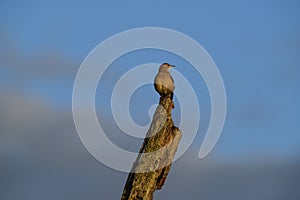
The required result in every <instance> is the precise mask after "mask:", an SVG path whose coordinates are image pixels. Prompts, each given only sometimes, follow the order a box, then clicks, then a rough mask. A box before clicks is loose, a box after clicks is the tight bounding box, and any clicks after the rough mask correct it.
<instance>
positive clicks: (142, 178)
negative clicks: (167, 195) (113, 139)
mask: <svg viewBox="0 0 300 200" xmlns="http://www.w3.org/2000/svg"><path fill="white" fill-rule="evenodd" d="M173 108H174V102H173V101H172V100H171V99H170V98H168V97H161V98H160V101H159V105H158V106H157V108H156V111H155V113H154V115H153V120H152V122H151V125H150V128H149V130H148V132H147V134H146V138H145V139H144V142H143V144H142V146H141V149H140V151H139V153H140V154H139V156H138V157H137V159H136V161H135V163H134V164H133V166H132V169H131V172H130V173H129V175H128V178H127V181H126V184H125V187H124V190H123V194H122V197H121V200H136V199H143V200H151V199H153V193H154V192H155V190H160V189H161V188H162V186H163V185H164V183H165V180H166V178H167V175H168V173H169V170H170V168H171V164H172V160H173V158H174V155H175V153H176V150H177V147H178V144H179V141H180V139H181V132H180V130H179V128H177V127H175V126H174V122H173V120H172V109H173Z"/></svg>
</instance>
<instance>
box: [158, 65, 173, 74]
mask: <svg viewBox="0 0 300 200" xmlns="http://www.w3.org/2000/svg"><path fill="white" fill-rule="evenodd" d="M173 67H175V65H170V64H169V63H163V64H161V65H160V67H159V71H167V72H168V71H169V70H170V69H171V68H173Z"/></svg>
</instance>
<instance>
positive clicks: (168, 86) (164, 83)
mask: <svg viewBox="0 0 300 200" xmlns="http://www.w3.org/2000/svg"><path fill="white" fill-rule="evenodd" d="M172 67H175V66H174V65H170V64H168V63H163V64H162V65H161V66H160V67H159V70H158V73H157V75H156V77H155V79H154V88H155V90H156V91H157V92H158V93H159V94H160V96H161V97H169V98H170V99H173V91H174V89H175V86H174V80H173V78H172V76H171V74H170V71H169V70H170V69H171V68H172Z"/></svg>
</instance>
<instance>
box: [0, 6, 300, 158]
mask: <svg viewBox="0 0 300 200" xmlns="http://www.w3.org/2000/svg"><path fill="white" fill-rule="evenodd" d="M0 5H1V7H0V10H1V12H0V17H1V21H0V27H1V40H0V41H1V43H2V44H4V45H1V46H2V47H1V49H2V51H3V52H4V53H5V54H3V55H6V54H9V55H12V58H13V60H14V62H12V61H11V60H9V59H7V60H8V61H3V62H1V70H0V74H1V75H0V77H1V83H3V86H4V87H3V88H5V89H6V90H9V91H10V90H11V91H17V92H20V93H22V94H25V95H28V96H33V97H35V98H38V99H41V100H42V101H44V102H45V104H49V105H50V106H52V107H54V108H56V109H66V110H67V111H68V112H69V111H70V108H71V94H72V84H73V81H74V77H75V73H76V70H77V69H78V68H79V65H80V63H81V62H82V61H83V59H84V58H85V57H86V56H87V54H88V53H89V52H90V51H91V50H92V49H93V48H94V47H95V46H96V45H97V44H98V43H99V42H101V41H103V40H104V39H106V38H108V37H109V36H111V35H113V34H116V33H118V32H121V31H125V30H127V29H131V28H137V27H144V26H157V27H165V28H170V29H174V30H177V31H180V32H182V33H185V34H187V35H189V36H190V37H192V38H194V39H195V40H196V41H198V42H199V43H200V44H201V45H202V46H203V47H204V48H205V49H206V50H207V51H208V53H209V54H210V55H211V57H212V58H213V59H214V61H215V62H216V64H217V66H218V67H219V70H220V72H221V74H222V76H223V79H224V83H225V87H226V91H227V98H228V113H227V120H226V124H225V127H224V131H223V135H222V137H221V140H220V141H219V143H218V145H217V147H216V151H218V152H219V153H221V154H223V153H224V154H226V155H227V156H233V155H234V156H244V155H248V154H251V153H253V152H254V154H266V155H269V154H271V155H274V156H275V157H276V156H277V155H282V156H283V157H285V156H287V157H289V156H292V157H293V156H298V155H299V152H300V149H299V143H300V135H299V129H300V127H299V123H298V113H299V111H300V106H299V100H300V99H299V92H298V91H299V73H300V71H299V50H300V40H299V33H300V27H299V6H300V4H299V3H298V2H297V1H251V2H248V1H189V2H182V1H181V2H180V1H122V2H117V1H106V2H103V1H102V2H100V1H95V2H84V1H82V2H73V1H59V2H52V1H45V2H35V1H28V2H26V3H24V2H15V1H2V2H1V4H0ZM146 54H147V52H146ZM143 55H144V56H143ZM149 55H153V60H151V56H149ZM162 55H165V54H161V55H160V56H162ZM160 56H157V55H156V53H155V52H152V53H151V52H149V54H148V57H147V56H145V53H144V54H143V53H140V54H138V53H137V54H136V57H134V55H133V56H131V57H130V56H129V59H127V60H128V61H127V62H128V63H130V62H131V61H133V60H134V62H133V63H137V64H143V63H145V62H154V61H160V60H161V59H162V58H161V57H160ZM168 56H170V55H166V57H167V58H169V57H168ZM171 57H172V55H171ZM5 58H7V56H5ZM47 59H48V60H54V61H52V62H53V63H51V62H50V64H49V63H48V65H44V62H46V61H45V60H47ZM130 59H133V60H131V61H130ZM174 59H175V58H174ZM5 60H6V59H5ZM16 60H17V61H19V62H17V63H16V62H15V61H16ZM24 62H25V63H27V62H28V63H27V64H26V65H25V64H24ZM125 62H126V61H125ZM178 62H179V60H178ZM62 63H64V64H65V63H66V64H65V65H64V64H62ZM31 64H32V66H31ZM54 65H55V67H53V66H54ZM178 70H179V71H180V70H182V68H181V69H180V68H179V69H178ZM182 71H184V70H182ZM185 73H187V74H192V72H185ZM190 79H191V82H199V81H200V82H201V78H199V77H196V76H192V77H191V78H190ZM201 87H202V88H201V89H200V88H197V91H198V93H197V95H198V98H199V99H204V100H203V103H204V105H202V107H204V113H203V115H204V116H206V118H207V119H209V109H207V107H209V101H208V96H207V91H204V89H205V85H202V86H201ZM150 90H151V88H150V87H149V91H150ZM202 91H204V94H202V93H201V92H202ZM108 94H109V93H108ZM154 95H155V94H154ZM153 101H155V100H153V99H152V102H149V104H150V103H153ZM200 106H201V105H200ZM100 107H101V106H100ZM143 113H144V111H143V112H141V115H142V114H143ZM207 119H205V117H204V124H205V123H206V125H204V127H206V126H207V122H205V120H206V121H207ZM146 120H148V119H146ZM203 133H204V132H203ZM199 135H200V136H198V139H199V141H198V142H200V141H201V139H202V138H203V134H199ZM195 146H196V147H197V148H198V147H199V144H196V145H195ZM254 147H255V148H254Z"/></svg>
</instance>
